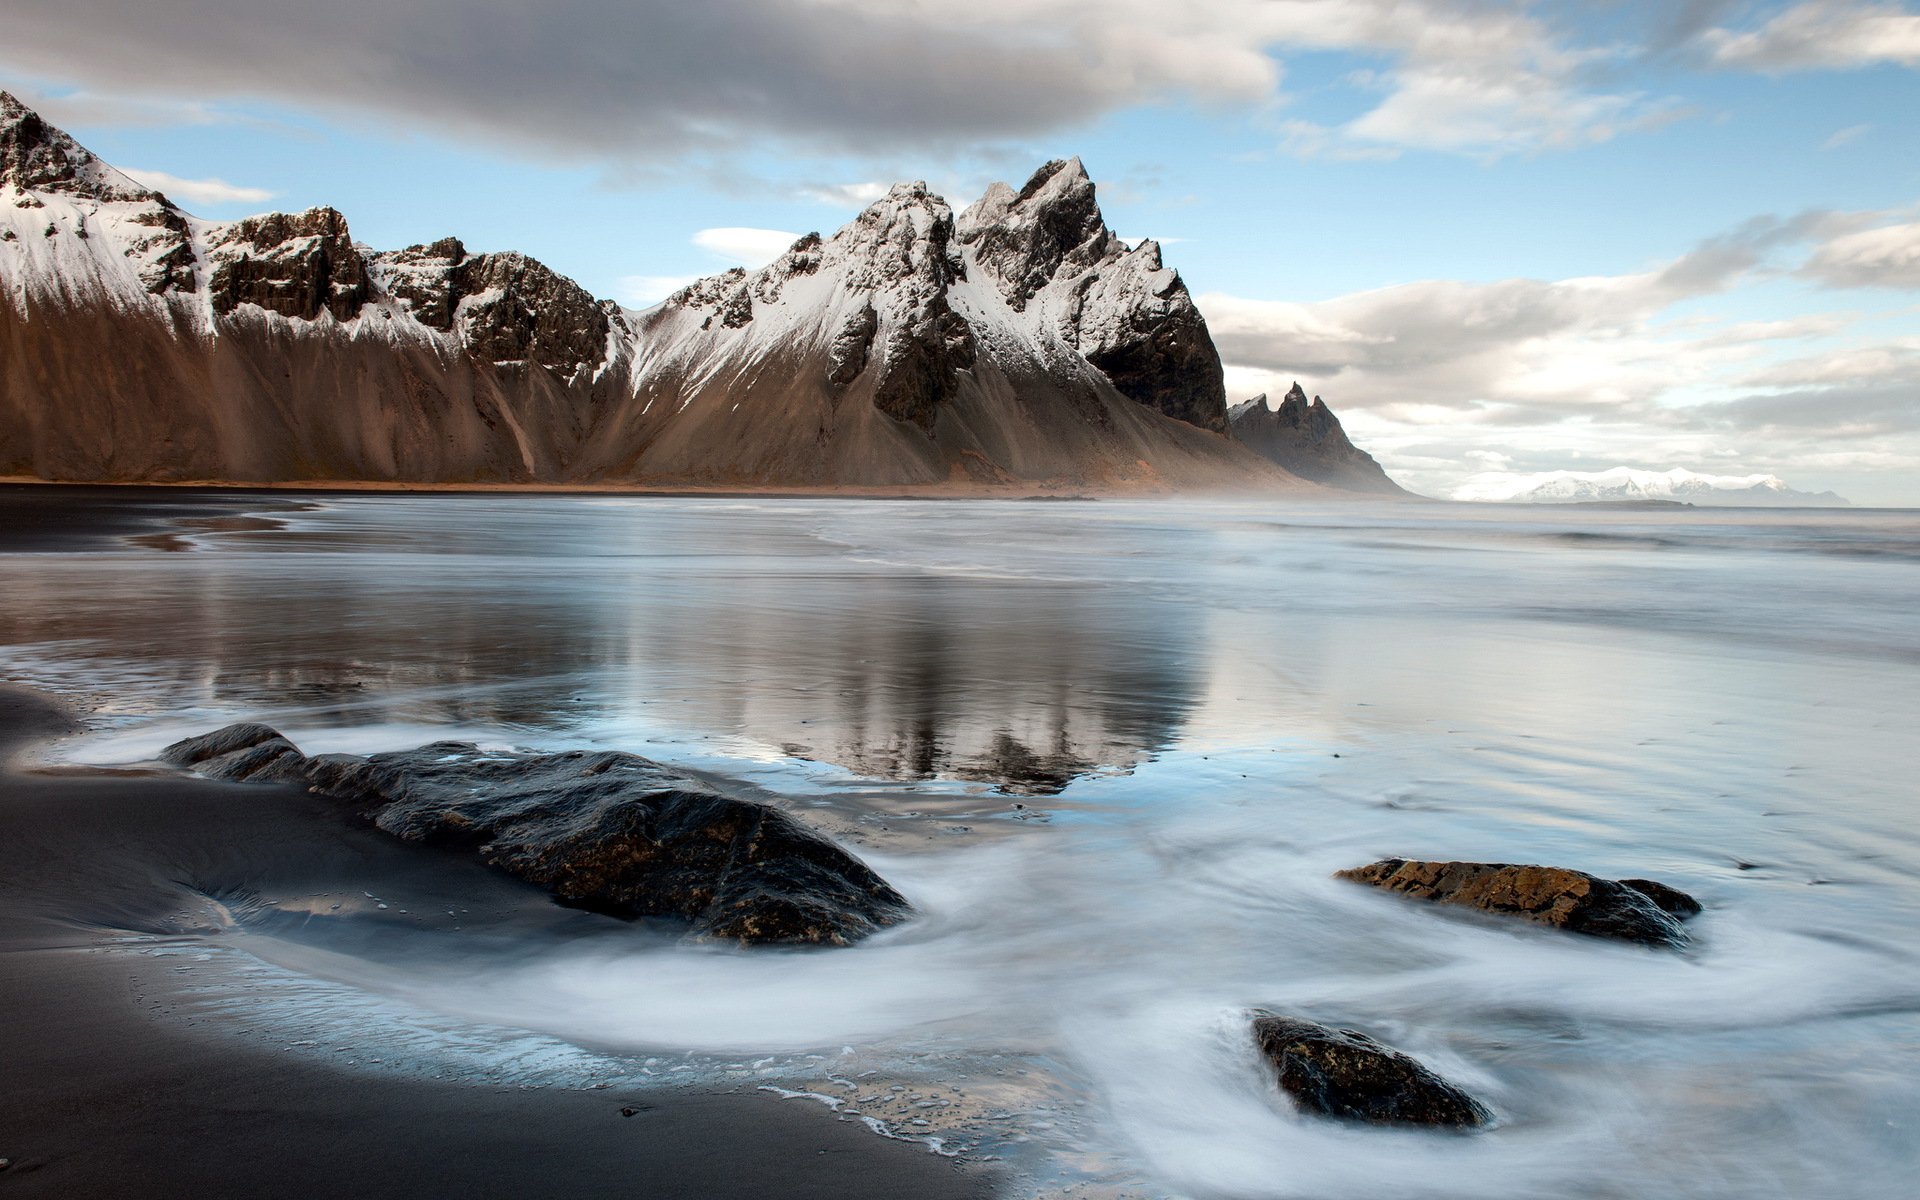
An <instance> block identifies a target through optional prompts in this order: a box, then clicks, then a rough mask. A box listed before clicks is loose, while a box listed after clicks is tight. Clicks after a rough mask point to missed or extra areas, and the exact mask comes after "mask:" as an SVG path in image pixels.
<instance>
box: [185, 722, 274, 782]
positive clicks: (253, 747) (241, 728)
mask: <svg viewBox="0 0 1920 1200" xmlns="http://www.w3.org/2000/svg"><path fill="white" fill-rule="evenodd" d="M160 760H161V761H162V762H168V763H172V764H173V765H174V766H176V767H186V768H188V769H189V770H192V771H196V772H198V773H199V774H201V775H205V776H206V777H207V778H209V779H224V780H228V781H231V782H234V783H243V782H253V783H270V782H271V783H279V782H287V781H298V780H304V779H305V777H306V776H305V768H306V762H307V758H306V756H305V755H304V754H302V753H300V749H299V747H297V746H295V745H294V744H293V743H292V742H290V741H288V740H287V739H286V738H285V737H282V736H281V734H280V731H279V730H277V729H275V728H273V727H272V726H270V725H261V724H258V723H257V722H247V723H244V724H239V725H228V726H227V727H226V728H224V729H216V730H215V731H213V732H212V733H205V734H201V735H200V736H199V737H191V738H187V739H185V740H184V741H179V742H175V743H174V744H173V745H171V746H168V747H167V748H166V749H165V750H162V751H161V752H160Z"/></svg>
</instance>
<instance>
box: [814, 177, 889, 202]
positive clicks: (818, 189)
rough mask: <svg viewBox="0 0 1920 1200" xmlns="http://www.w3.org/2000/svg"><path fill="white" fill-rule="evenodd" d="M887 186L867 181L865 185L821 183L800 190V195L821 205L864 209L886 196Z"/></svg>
mask: <svg viewBox="0 0 1920 1200" xmlns="http://www.w3.org/2000/svg"><path fill="white" fill-rule="evenodd" d="M887 187H888V185H887V184H884V183H876V182H873V181H868V182H865V183H821V184H815V185H813V186H812V187H804V188H801V189H800V194H801V195H802V196H804V197H806V198H807V199H809V200H814V201H817V202H819V203H821V204H830V205H832V206H833V207H835V208H865V207H866V206H867V205H869V204H872V203H873V202H874V201H875V200H878V199H879V198H880V197H882V196H884V195H886V194H887Z"/></svg>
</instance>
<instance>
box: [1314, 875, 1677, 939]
mask: <svg viewBox="0 0 1920 1200" xmlns="http://www.w3.org/2000/svg"><path fill="white" fill-rule="evenodd" d="M1334 877H1335V878H1336V879H1350V880H1353V881H1355V882H1357V883H1366V884H1371V885H1373V886H1374V887H1378V888H1385V889H1386V890H1388V891H1390V892H1398V893H1400V894H1401V895H1405V896H1412V897H1413V898H1415V899H1417V900H1432V901H1435V902H1438V903H1441V904H1457V905H1461V906H1463V907H1466V908H1477V909H1479V910H1480V911H1482V912H1489V913H1498V914H1501V915H1503V916H1514V917H1522V918H1524V919H1526V920H1529V921H1534V922H1537V923H1539V924H1541V925H1551V926H1553V927H1554V928H1556V929H1565V930H1569V931H1571V932H1573V933H1586V934H1592V935H1594V936H1597V937H1610V938H1620V939H1622V940H1624V941H1629V942H1641V943H1644V944H1646V945H1649V946H1667V947H1672V948H1675V949H1678V948H1680V947H1684V946H1685V945H1686V944H1687V941H1688V938H1687V932H1686V930H1684V929H1682V928H1681V927H1680V922H1679V921H1678V920H1676V919H1675V917H1676V916H1681V915H1691V914H1682V913H1680V912H1679V911H1678V908H1683V907H1686V906H1688V905H1691V906H1692V908H1693V910H1694V912H1698V911H1699V905H1698V904H1695V903H1694V902H1693V899H1692V897H1690V896H1686V895H1685V894H1684V893H1681V892H1677V891H1674V890H1673V889H1671V888H1666V887H1664V886H1662V885H1660V884H1652V886H1653V887H1656V888H1660V890H1661V891H1662V892H1670V893H1671V894H1672V897H1673V899H1672V900H1670V901H1669V903H1672V904H1674V905H1676V906H1677V907H1676V908H1675V909H1669V908H1667V907H1666V905H1665V904H1662V903H1660V902H1658V901H1656V900H1655V899H1653V898H1652V897H1651V896H1650V895H1649V894H1648V893H1647V892H1645V891H1643V890H1641V889H1640V888H1639V887H1638V886H1635V885H1628V884H1625V883H1619V882H1615V881H1614V880H1611V879H1601V878H1598V877H1597V876H1593V875H1588V874H1586V873H1585V872H1584V871H1572V870H1568V869H1566V868H1563V867H1539V866H1516V865H1514V864H1511V863H1467V862H1411V861H1408V860H1406V859H1399V858H1388V859H1382V860H1381V861H1379V862H1376V863H1371V864H1369V865H1367V866H1364V867H1355V868H1353V869H1351V870H1346V871H1338V872H1335V875H1334ZM1643 882H1647V883H1651V881H1643ZM1683 902H1684V903H1683Z"/></svg>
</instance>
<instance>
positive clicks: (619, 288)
mask: <svg viewBox="0 0 1920 1200" xmlns="http://www.w3.org/2000/svg"><path fill="white" fill-rule="evenodd" d="M699 278H700V276H698V275H622V276H621V277H620V279H619V280H618V282H617V284H616V295H617V296H618V298H619V300H620V303H622V304H625V305H628V306H629V307H632V308H647V307H650V306H652V305H655V304H658V303H660V302H661V301H662V300H665V299H666V298H667V297H668V296H671V295H673V294H674V293H675V292H677V291H679V290H680V289H681V288H683V287H686V286H687V285H688V284H690V283H695V282H697V281H698V280H699Z"/></svg>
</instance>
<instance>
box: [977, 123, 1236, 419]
mask: <svg viewBox="0 0 1920 1200" xmlns="http://www.w3.org/2000/svg"><path fill="white" fill-rule="evenodd" d="M955 238H956V240H957V241H958V242H960V243H961V244H962V245H964V246H966V247H967V248H968V249H969V250H971V251H972V253H973V256H974V259H975V261H976V262H978V263H979V264H980V267H981V268H982V270H983V272H984V273H985V274H986V275H987V276H989V277H990V278H991V279H992V280H993V281H994V282H995V283H996V284H997V285H998V286H999V289H1000V293H1001V295H1002V296H1003V297H1004V298H1005V300H1006V302H1007V305H1008V307H1010V308H1012V309H1013V310H1014V311H1015V312H1025V311H1026V310H1027V309H1028V308H1029V307H1030V306H1036V305H1037V306H1043V307H1044V306H1046V305H1047V304H1049V303H1051V305H1052V307H1051V308H1050V309H1049V312H1050V315H1051V316H1052V317H1053V319H1054V321H1055V323H1056V324H1057V326H1058V328H1059V331H1060V334H1061V336H1062V337H1063V338H1064V340H1065V341H1066V342H1067V343H1068V344H1069V345H1071V346H1072V347H1074V348H1075V349H1076V350H1078V351H1079V352H1080V354H1081V356H1082V357H1084V358H1085V359H1086V360H1087V361H1088V362H1089V363H1091V364H1092V365H1093V366H1094V367H1096V368H1098V369H1099V371H1100V372H1101V373H1102V374H1104V375H1105V376H1106V377H1107V379H1108V380H1109V381H1110V382H1111V383H1112V384H1113V386H1114V388H1115V389H1116V390H1118V391H1119V393H1120V394H1121V395H1123V396H1125V397H1126V398H1127V399H1129V400H1132V401H1134V402H1135V403H1138V404H1144V405H1146V406H1147V407H1149V408H1153V409H1158V410H1159V411H1160V412H1163V413H1165V414H1166V415H1167V416H1170V417H1173V418H1174V419H1175V420H1179V421H1185V422H1186V423H1188V424H1189V425H1197V426H1199V427H1200V428H1202V429H1211V430H1214V431H1216V432H1224V431H1225V430H1226V428H1227V400H1226V396H1227V392H1226V383H1225V376H1224V374H1223V371H1222V368H1221V365H1220V355H1219V352H1218V351H1217V350H1216V349H1215V348H1214V344H1213V337H1212V335H1211V334H1210V333H1208V332H1207V323H1206V320H1205V319H1204V318H1203V317H1201V315H1200V310H1199V309H1198V308H1196V307H1195V306H1194V303H1193V297H1192V296H1191V295H1190V294H1188V292H1187V285H1186V284H1185V283H1183V282H1181V279H1180V275H1179V273H1178V272H1177V271H1171V270H1168V269H1167V268H1166V266H1165V264H1164V263H1162V262H1161V259H1160V247H1159V245H1158V244H1157V243H1155V242H1153V241H1150V240H1149V241H1141V242H1140V243H1138V244H1137V245H1134V246H1132V247H1129V246H1128V245H1127V243H1126V242H1125V241H1123V240H1122V239H1121V238H1120V237H1119V236H1118V235H1116V234H1115V233H1114V232H1113V231H1112V230H1111V229H1109V228H1107V224H1106V221H1105V219H1104V218H1103V217H1102V216H1101V214H1100V206H1099V204H1098V203H1097V202H1096V200H1095V198H1094V186H1093V181H1092V180H1091V179H1089V178H1087V173H1086V170H1085V169H1084V168H1083V167H1082V166H1081V165H1080V160H1079V159H1077V158H1074V159H1067V160H1056V161H1053V162H1050V163H1047V164H1046V165H1045V166H1042V167H1041V168H1040V169H1039V170H1038V171H1035V172H1034V174H1033V177H1032V178H1031V179H1029V180H1027V182H1026V185H1025V186H1024V187H1022V188H1021V189H1020V190H1019V191H1018V192H1015V191H1014V190H1013V189H1012V188H1010V187H1008V186H1007V185H1006V184H1004V183H996V184H994V185H993V186H992V187H991V188H989V189H988V190H987V194H986V195H984V196H982V197H981V198H980V199H979V200H978V201H976V202H975V203H974V204H973V205H972V206H970V207H969V208H968V209H967V210H966V211H965V212H964V213H962V214H961V215H960V219H959V221H958V222H957V224H956V225H955Z"/></svg>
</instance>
